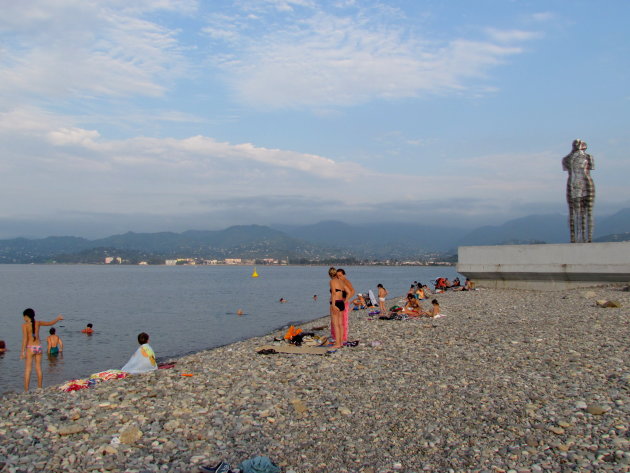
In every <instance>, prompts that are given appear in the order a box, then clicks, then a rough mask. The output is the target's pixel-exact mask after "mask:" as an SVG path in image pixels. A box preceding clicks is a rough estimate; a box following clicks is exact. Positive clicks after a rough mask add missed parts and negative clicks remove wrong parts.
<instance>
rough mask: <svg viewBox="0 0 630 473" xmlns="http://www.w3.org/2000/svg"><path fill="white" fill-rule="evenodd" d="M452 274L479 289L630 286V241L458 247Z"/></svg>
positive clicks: (556, 288) (558, 288)
mask: <svg viewBox="0 0 630 473" xmlns="http://www.w3.org/2000/svg"><path fill="white" fill-rule="evenodd" d="M457 271H458V272H459V273H461V274H463V275H464V276H466V277H467V278H470V279H471V280H472V281H474V282H475V283H476V285H477V286H478V287H491V288H514V289H548V290H560V289H567V288H570V287H580V286H596V285H601V284H611V283H628V282H630V242H628V241H624V242H613V243H568V244H559V245H501V246H462V247H460V248H459V250H458V263H457Z"/></svg>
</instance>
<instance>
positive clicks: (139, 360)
mask: <svg viewBox="0 0 630 473" xmlns="http://www.w3.org/2000/svg"><path fill="white" fill-rule="evenodd" d="M22 317H23V319H24V322H23V323H22V346H21V348H20V359H21V360H25V361H24V391H28V389H29V385H30V382H31V374H32V371H33V367H35V373H36V375H37V387H38V388H41V387H42V386H43V380H44V376H43V373H42V355H43V353H44V349H43V347H42V343H41V338H40V336H39V329H40V328H41V327H42V326H44V327H48V326H51V325H55V324H56V323H57V322H60V321H61V320H63V319H64V318H63V315H61V314H59V315H58V316H57V317H56V318H55V319H54V320H50V321H44V320H36V319H35V311H34V310H33V309H31V308H28V309H25V310H24V312H23V313H22ZM93 327H94V326H93V324H91V323H89V324H87V326H86V327H85V328H84V329H83V330H81V333H85V334H86V335H92V334H93V333H94V328H93ZM49 334H50V335H49V336H48V337H47V338H46V344H47V352H46V353H47V354H48V355H49V356H56V355H59V354H60V353H62V352H63V341H62V340H61V338H60V337H59V335H57V332H56V330H55V328H54V327H53V328H51V329H50V330H49ZM148 342H149V335H148V334H146V333H144V332H142V333H140V334H139V335H138V343H139V344H140V348H138V350H136V352H135V353H134V354H133V355H132V357H131V358H130V360H129V361H128V362H127V364H126V365H125V366H124V367H123V370H122V371H127V372H129V373H131V374H136V373H142V372H146V371H150V370H153V369H157V364H156V362H155V353H154V352H153V349H152V348H151V347H150V346H149V345H148ZM2 351H3V352H4V351H6V345H5V343H4V341H2ZM125 368H126V370H125Z"/></svg>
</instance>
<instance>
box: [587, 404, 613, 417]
mask: <svg viewBox="0 0 630 473" xmlns="http://www.w3.org/2000/svg"><path fill="white" fill-rule="evenodd" d="M609 410H610V409H607V408H605V407H603V406H600V405H599V404H589V405H588V406H586V412H588V413H589V414H593V415H594V416H601V415H602V414H605V413H606V412H608V411H609Z"/></svg>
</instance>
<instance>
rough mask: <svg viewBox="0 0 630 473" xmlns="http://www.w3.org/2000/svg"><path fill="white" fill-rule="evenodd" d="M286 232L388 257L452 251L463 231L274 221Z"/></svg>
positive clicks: (416, 225)
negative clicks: (281, 223) (295, 223)
mask: <svg viewBox="0 0 630 473" xmlns="http://www.w3.org/2000/svg"><path fill="white" fill-rule="evenodd" d="M274 228H276V229H278V230H281V231H283V232H284V233H286V234H287V235H290V236H292V237H294V238H299V239H302V240H305V241H310V242H312V243H318V244H322V245H328V246H335V247H342V248H344V247H345V248H348V249H351V250H352V251H353V252H356V253H357V254H360V255H373V256H377V257H379V258H391V257H396V256H395V255H398V256H400V255H403V254H405V255H407V256H412V255H419V254H425V253H430V252H444V251H448V250H453V251H455V242H456V240H457V239H458V238H460V237H461V236H462V235H463V234H465V231H464V230H462V229H460V228H449V227H436V226H431V225H428V224H425V223H380V222H374V223H361V224H348V223H344V222H337V221H327V222H319V223H316V224H314V225H275V226H274Z"/></svg>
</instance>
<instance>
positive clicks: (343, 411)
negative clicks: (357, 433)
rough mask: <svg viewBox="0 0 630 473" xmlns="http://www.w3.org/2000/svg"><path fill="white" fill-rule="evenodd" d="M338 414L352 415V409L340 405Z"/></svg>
mask: <svg viewBox="0 0 630 473" xmlns="http://www.w3.org/2000/svg"><path fill="white" fill-rule="evenodd" d="M339 414H341V415H343V416H349V415H352V411H351V410H350V409H348V408H347V407H340V408H339Z"/></svg>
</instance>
